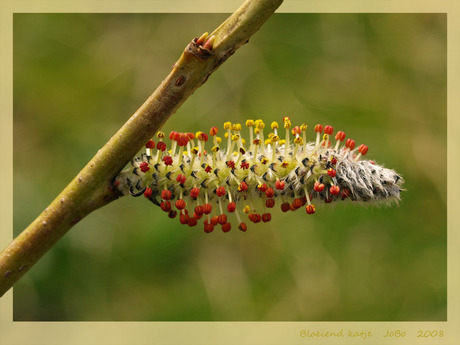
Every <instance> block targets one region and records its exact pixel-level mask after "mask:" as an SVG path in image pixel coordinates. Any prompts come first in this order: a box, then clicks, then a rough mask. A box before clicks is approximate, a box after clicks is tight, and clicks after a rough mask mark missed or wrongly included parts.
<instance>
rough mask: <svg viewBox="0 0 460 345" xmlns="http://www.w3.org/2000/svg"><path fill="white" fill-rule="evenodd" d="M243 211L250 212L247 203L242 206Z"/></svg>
mask: <svg viewBox="0 0 460 345" xmlns="http://www.w3.org/2000/svg"><path fill="white" fill-rule="evenodd" d="M243 212H244V213H249V212H251V208H250V207H249V205H246V206H244V208H243Z"/></svg>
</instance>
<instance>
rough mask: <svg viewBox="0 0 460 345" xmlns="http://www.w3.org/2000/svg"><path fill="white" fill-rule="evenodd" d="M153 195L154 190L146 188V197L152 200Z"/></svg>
mask: <svg viewBox="0 0 460 345" xmlns="http://www.w3.org/2000/svg"><path fill="white" fill-rule="evenodd" d="M151 195H152V188H150V187H147V188H145V191H144V196H145V197H146V198H150V196H151Z"/></svg>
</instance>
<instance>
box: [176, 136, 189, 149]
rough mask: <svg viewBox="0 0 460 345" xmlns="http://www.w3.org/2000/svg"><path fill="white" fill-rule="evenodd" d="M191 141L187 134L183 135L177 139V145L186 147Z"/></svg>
mask: <svg viewBox="0 0 460 345" xmlns="http://www.w3.org/2000/svg"><path fill="white" fill-rule="evenodd" d="M188 141H189V138H188V136H187V134H185V133H181V134H180V136H179V138H177V145H179V146H186V145H187V143H188Z"/></svg>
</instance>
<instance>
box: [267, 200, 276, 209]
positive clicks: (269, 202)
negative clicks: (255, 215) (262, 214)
mask: <svg viewBox="0 0 460 345" xmlns="http://www.w3.org/2000/svg"><path fill="white" fill-rule="evenodd" d="M265 206H267V207H268V208H272V207H273V206H275V199H267V200H265Z"/></svg>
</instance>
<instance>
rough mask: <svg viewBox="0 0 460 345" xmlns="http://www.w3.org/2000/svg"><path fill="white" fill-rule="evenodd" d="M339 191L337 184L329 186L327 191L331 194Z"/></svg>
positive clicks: (336, 193)
mask: <svg viewBox="0 0 460 345" xmlns="http://www.w3.org/2000/svg"><path fill="white" fill-rule="evenodd" d="M339 192H340V187H339V186H337V185H334V186H331V188H329V193H331V194H332V195H338V194H339Z"/></svg>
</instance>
